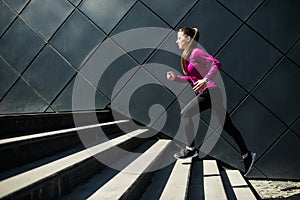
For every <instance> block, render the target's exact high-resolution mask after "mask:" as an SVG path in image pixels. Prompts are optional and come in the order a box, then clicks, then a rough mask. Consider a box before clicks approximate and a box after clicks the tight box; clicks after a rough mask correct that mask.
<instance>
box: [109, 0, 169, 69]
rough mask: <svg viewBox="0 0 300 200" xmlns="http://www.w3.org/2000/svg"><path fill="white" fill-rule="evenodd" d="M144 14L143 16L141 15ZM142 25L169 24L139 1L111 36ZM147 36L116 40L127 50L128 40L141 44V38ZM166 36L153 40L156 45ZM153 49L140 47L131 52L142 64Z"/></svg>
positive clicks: (164, 25) (157, 25) (165, 26)
mask: <svg viewBox="0 0 300 200" xmlns="http://www.w3.org/2000/svg"><path fill="white" fill-rule="evenodd" d="M141 16H143V17H141ZM141 27H162V28H168V26H167V25H166V24H165V23H164V22H163V21H162V20H161V19H159V18H158V17H157V16H156V15H154V14H153V13H152V12H151V11H150V10H149V9H148V8H146V7H145V6H144V5H143V4H141V3H139V2H138V3H137V4H136V5H135V6H134V7H133V8H132V9H131V11H130V12H129V13H128V14H127V15H126V16H125V17H124V18H123V19H122V21H121V22H120V24H119V25H118V26H117V27H116V28H115V29H114V31H113V32H112V33H111V36H113V35H115V34H118V33H121V32H123V31H126V30H130V29H134V28H141ZM144 39H145V37H143V36H141V37H140V38H136V40H137V41H127V40H122V37H120V39H118V40H116V42H117V43H118V44H119V45H120V46H121V47H122V48H124V49H125V50H126V46H127V45H128V42H130V43H133V42H134V43H136V44H137V46H138V44H139V40H144ZM163 39H164V38H156V41H153V42H154V44H156V46H158V45H159V43H160V42H162V40H163ZM152 51H153V49H146V48H145V49H139V50H136V51H133V52H130V53H129V54H130V55H132V56H133V57H134V58H135V59H136V60H137V61H138V62H139V63H140V64H142V63H143V62H144V61H145V60H146V58H147V57H148V56H149V55H150V53H151V52H152Z"/></svg>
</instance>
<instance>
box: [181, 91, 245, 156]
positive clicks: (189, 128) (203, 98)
mask: <svg viewBox="0 0 300 200" xmlns="http://www.w3.org/2000/svg"><path fill="white" fill-rule="evenodd" d="M210 94H212V96H213V98H216V99H217V103H216V105H215V104H213V105H214V106H213V108H215V107H216V109H215V110H213V111H212V112H214V111H215V112H214V113H215V114H216V117H217V118H218V120H219V121H220V120H222V119H221V118H222V116H221V114H220V113H221V112H223V113H225V112H226V117H225V122H224V126H223V128H224V130H225V131H226V132H227V133H228V134H229V135H230V136H231V137H232V138H233V139H234V141H235V142H236V143H237V145H238V146H239V148H240V152H241V154H242V155H243V154H246V153H248V152H249V151H248V148H247V146H246V144H245V141H244V139H243V137H242V135H241V133H240V131H239V130H238V129H237V128H236V127H235V125H234V124H233V123H232V121H231V118H230V116H229V114H228V112H227V111H225V107H224V105H223V96H222V93H221V91H220V89H219V88H211V89H209V91H208V90H205V91H204V92H203V93H201V94H198V95H197V96H196V97H195V98H193V99H192V100H191V101H190V102H189V103H188V104H187V105H186V106H185V107H184V108H183V110H182V111H181V116H182V118H183V122H184V130H185V134H186V136H187V142H188V145H190V147H194V146H195V142H194V124H193V120H192V117H193V116H194V115H196V114H197V113H199V110H200V112H202V111H204V110H207V109H210V108H211V98H210V96H211V95H210ZM198 106H199V107H198Z"/></svg>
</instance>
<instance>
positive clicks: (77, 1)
mask: <svg viewBox="0 0 300 200" xmlns="http://www.w3.org/2000/svg"><path fill="white" fill-rule="evenodd" d="M68 1H70V2H71V3H73V4H74V5H75V6H78V4H79V3H80V2H81V1H82V0H68Z"/></svg>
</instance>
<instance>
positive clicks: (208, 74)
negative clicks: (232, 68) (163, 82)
mask: <svg viewBox="0 0 300 200" xmlns="http://www.w3.org/2000/svg"><path fill="white" fill-rule="evenodd" d="M221 68H222V65H221V63H220V62H219V61H218V60H217V59H216V58H214V57H213V56H211V55H209V54H208V53H206V52H205V51H203V50H201V49H199V48H195V49H193V51H192V52H191V54H190V57H189V61H188V65H187V71H188V73H185V72H184V76H176V78H175V79H174V81H177V82H186V81H188V82H191V83H193V85H194V84H195V82H196V81H198V80H200V79H203V78H208V79H209V80H210V82H209V83H208V84H207V85H206V86H205V88H203V91H204V90H205V89H207V88H213V87H217V84H216V83H215V82H214V80H213V79H214V77H215V76H216V74H217V73H218V72H219V69H221Z"/></svg>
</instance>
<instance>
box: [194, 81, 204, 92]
mask: <svg viewBox="0 0 300 200" xmlns="http://www.w3.org/2000/svg"><path fill="white" fill-rule="evenodd" d="M206 84H207V81H206V80H205V79H200V80H198V81H196V82H195V84H194V87H193V90H194V91H196V92H202V91H203V89H204V87H205V86H206Z"/></svg>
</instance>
